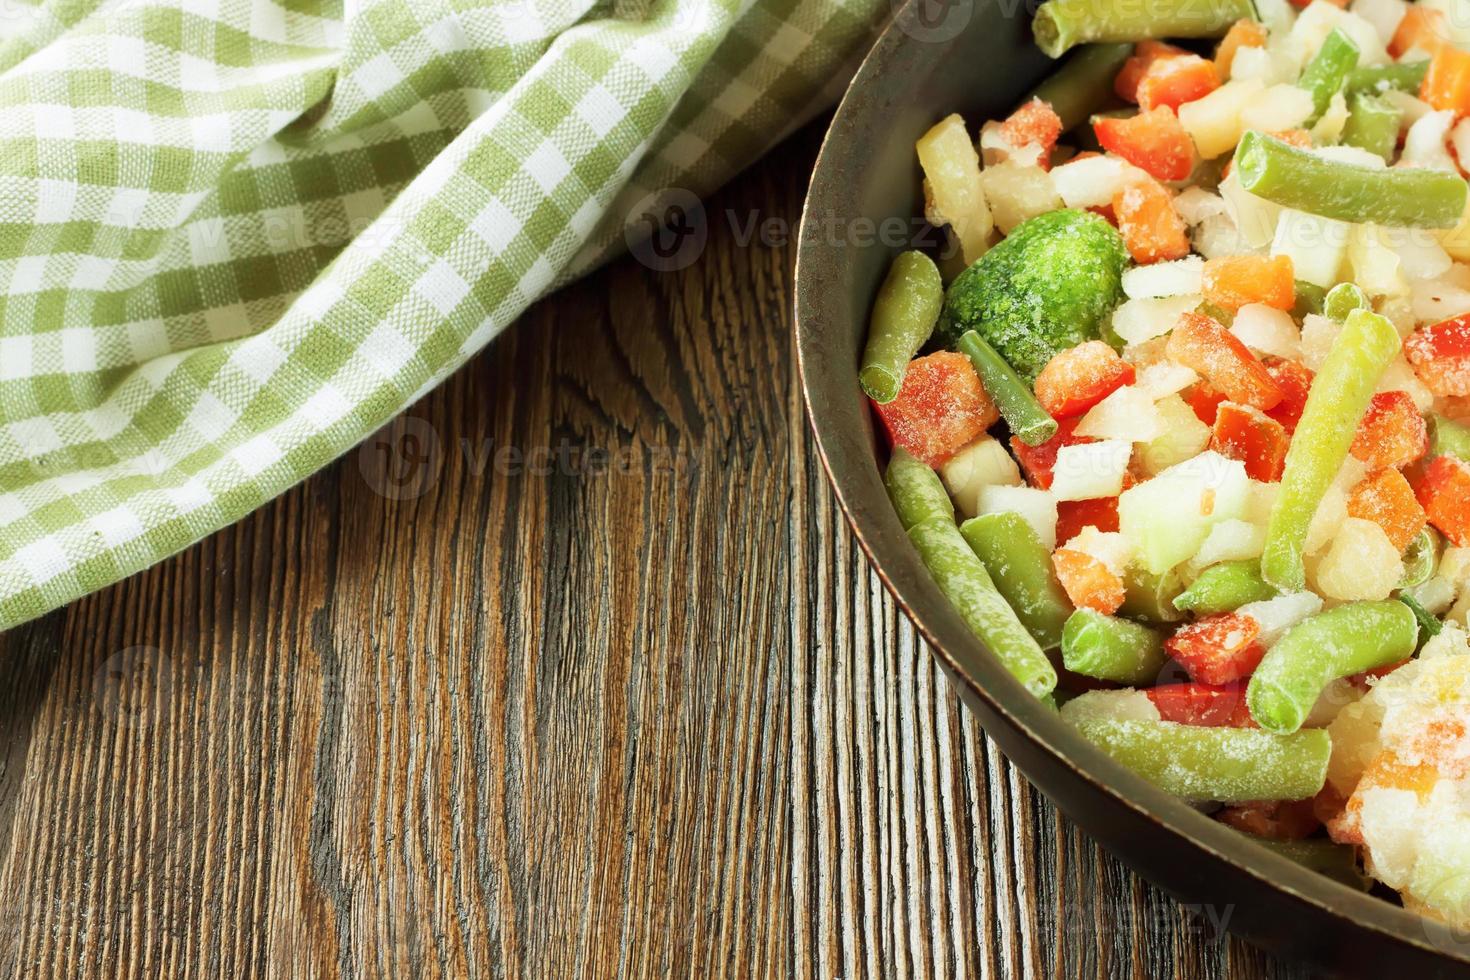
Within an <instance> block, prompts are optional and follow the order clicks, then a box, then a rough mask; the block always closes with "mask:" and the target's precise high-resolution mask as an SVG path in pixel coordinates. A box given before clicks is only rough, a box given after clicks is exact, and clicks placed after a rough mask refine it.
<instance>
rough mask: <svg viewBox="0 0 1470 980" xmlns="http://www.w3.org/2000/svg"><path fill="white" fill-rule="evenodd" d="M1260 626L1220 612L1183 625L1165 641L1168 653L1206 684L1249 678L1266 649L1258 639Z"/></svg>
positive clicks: (1246, 619) (1243, 618) (1245, 619)
mask: <svg viewBox="0 0 1470 980" xmlns="http://www.w3.org/2000/svg"><path fill="white" fill-rule="evenodd" d="M1260 632H1261V625H1260V624H1259V623H1257V622H1256V621H1255V620H1254V619H1252V618H1251V617H1249V616H1242V615H1240V614H1239V613H1218V614H1216V615H1214V616H1206V617H1205V618H1204V619H1200V620H1197V621H1195V622H1193V623H1189V624H1188V625H1186V626H1181V627H1180V628H1179V629H1178V630H1177V631H1175V633H1174V635H1173V636H1171V637H1169V639H1167V640H1165V641H1164V649H1165V650H1167V651H1168V652H1169V655H1170V656H1171V657H1173V658H1174V659H1175V660H1177V661H1179V663H1180V664H1181V665H1183V667H1184V669H1185V670H1187V671H1189V676H1190V677H1192V678H1194V679H1195V680H1197V681H1201V682H1203V683H1205V684H1229V683H1231V682H1232V681H1238V680H1243V679H1244V678H1246V677H1249V676H1250V674H1251V671H1253V670H1255V669H1256V666H1257V665H1258V664H1260V662H1261V658H1262V657H1264V656H1265V655H1266V651H1265V650H1264V649H1263V648H1262V647H1261V645H1260V644H1258V643H1257V642H1256V637H1257V636H1259V635H1260Z"/></svg>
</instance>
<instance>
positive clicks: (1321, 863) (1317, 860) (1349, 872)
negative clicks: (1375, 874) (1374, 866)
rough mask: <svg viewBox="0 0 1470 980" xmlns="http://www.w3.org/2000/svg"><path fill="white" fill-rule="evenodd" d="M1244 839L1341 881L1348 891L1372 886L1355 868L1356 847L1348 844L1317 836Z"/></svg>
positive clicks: (1361, 871) (1252, 836)
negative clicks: (1310, 837)
mask: <svg viewBox="0 0 1470 980" xmlns="http://www.w3.org/2000/svg"><path fill="white" fill-rule="evenodd" d="M1243 836H1245V837H1249V838H1250V839H1251V840H1253V841H1255V842H1256V843H1257V844H1260V845H1261V846H1262V847H1264V848H1265V849H1266V850H1268V851H1275V852H1276V853H1277V854H1280V855H1281V856H1282V857H1284V858H1286V859H1287V860H1288V861H1293V862H1295V863H1297V864H1300V865H1301V866H1302V867H1304V868H1307V869H1309V870H1311V871H1315V872H1317V873H1318V874H1323V875H1326V876H1327V877H1329V878H1331V879H1333V880H1334V881H1340V882H1342V883H1343V884H1344V885H1347V886H1348V887H1349V888H1356V889H1357V890H1358V891H1360V892H1365V891H1367V890H1368V888H1369V886H1370V885H1372V881H1371V879H1369V878H1368V876H1367V875H1365V874H1363V869H1362V868H1361V867H1359V866H1358V850H1357V848H1355V847H1353V846H1351V845H1350V844H1334V843H1333V842H1332V841H1330V840H1325V839H1323V838H1320V837H1318V838H1313V839H1311V840H1273V839H1272V838H1270V837H1257V836H1256V835H1255V834H1244V835H1243Z"/></svg>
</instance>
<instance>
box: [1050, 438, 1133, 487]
mask: <svg viewBox="0 0 1470 980" xmlns="http://www.w3.org/2000/svg"><path fill="white" fill-rule="evenodd" d="M1132 454H1133V445H1132V444H1131V443H1129V442H1125V441H1123V440H1122V439H1104V440H1102V441H1101V442H1088V443H1083V444H1081V445H1077V446H1063V447H1062V448H1061V449H1059V450H1058V451H1057V461H1056V465H1055V466H1054V467H1053V468H1052V483H1051V492H1052V494H1053V495H1055V496H1056V498H1057V499H1058V500H1092V499H1094V498H1097V497H1116V496H1117V495H1118V494H1119V493H1121V492H1122V490H1123V476H1124V474H1126V473H1127V472H1128V459H1129V457H1130V456H1131V455H1132Z"/></svg>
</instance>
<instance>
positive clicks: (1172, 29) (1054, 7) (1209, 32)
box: [1031, 0, 1256, 58]
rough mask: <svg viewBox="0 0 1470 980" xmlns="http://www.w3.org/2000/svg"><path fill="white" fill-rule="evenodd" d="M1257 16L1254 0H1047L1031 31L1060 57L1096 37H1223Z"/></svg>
mask: <svg viewBox="0 0 1470 980" xmlns="http://www.w3.org/2000/svg"><path fill="white" fill-rule="evenodd" d="M1255 17H1256V12H1255V7H1254V6H1253V5H1252V4H1251V2H1250V0H1215V2H1212V3H1207V4H1200V3H1194V2H1192V0H1141V2H1139V3H1096V2H1094V0H1047V2H1046V3H1043V4H1042V5H1041V6H1040V7H1039V8H1037V11H1036V19H1035V20H1034V21H1032V23H1031V30H1032V32H1033V33H1034V34H1035V35H1036V46H1037V47H1039V48H1041V50H1042V51H1044V52H1046V54H1047V56H1048V57H1052V58H1057V57H1060V56H1061V55H1062V53H1063V52H1064V51H1066V50H1068V49H1069V48H1072V47H1074V46H1076V45H1078V44H1085V43H1087V42H1090V41H1146V40H1148V39H1150V38H1160V37H1219V36H1220V35H1222V34H1224V33H1225V32H1226V31H1227V30H1228V29H1229V28H1230V25H1231V24H1233V23H1235V22H1236V21H1237V20H1241V19H1250V20H1254V19H1255Z"/></svg>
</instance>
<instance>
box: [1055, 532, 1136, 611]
mask: <svg viewBox="0 0 1470 980" xmlns="http://www.w3.org/2000/svg"><path fill="white" fill-rule="evenodd" d="M1051 563H1052V567H1053V568H1055V569H1056V573H1057V580H1058V581H1059V582H1061V583H1062V589H1063V590H1064V591H1065V592H1066V593H1067V598H1069V599H1071V600H1072V605H1074V606H1076V607H1077V608H1078V609H1082V608H1087V609H1094V610H1096V611H1097V612H1100V613H1103V614H1104V615H1112V614H1113V613H1115V612H1117V611H1118V608H1119V607H1120V606H1122V605H1123V599H1124V598H1125V597H1126V595H1127V589H1126V588H1125V587H1124V585H1123V580H1122V579H1121V578H1120V577H1119V576H1118V575H1117V574H1116V573H1114V572H1113V570H1112V569H1110V568H1108V566H1107V565H1105V564H1103V563H1102V561H1100V560H1099V559H1097V558H1095V557H1093V556H1092V555H1089V554H1087V553H1086V552H1083V551H1076V550H1073V549H1072V548H1058V549H1057V550H1056V551H1055V552H1053V553H1052V556H1051Z"/></svg>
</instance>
